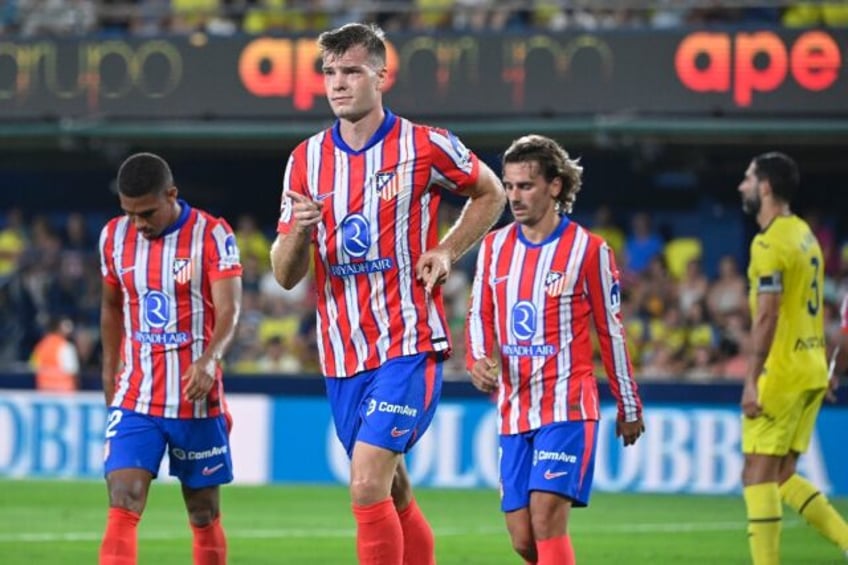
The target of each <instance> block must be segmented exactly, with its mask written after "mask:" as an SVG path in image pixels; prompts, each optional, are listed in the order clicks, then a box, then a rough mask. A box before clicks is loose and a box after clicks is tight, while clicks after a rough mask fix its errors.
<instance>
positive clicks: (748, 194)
mask: <svg viewBox="0 0 848 565" xmlns="http://www.w3.org/2000/svg"><path fill="white" fill-rule="evenodd" d="M755 172H756V168H755V167H754V163H753V162H752V163H751V164H750V165H748V168H747V169H746V170H745V178H743V179H742V182H741V183H739V193H740V194H741V195H742V210H744V211H745V213H746V214H751V215H752V216H756V215H757V213H758V212H759V211H760V206H761V205H762V198H761V197H760V183H761V181H760V179H758V178H757V175H756V174H755Z"/></svg>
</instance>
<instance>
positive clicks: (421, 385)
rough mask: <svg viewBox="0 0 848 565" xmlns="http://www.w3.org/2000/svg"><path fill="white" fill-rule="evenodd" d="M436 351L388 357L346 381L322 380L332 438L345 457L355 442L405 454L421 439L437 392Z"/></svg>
mask: <svg viewBox="0 0 848 565" xmlns="http://www.w3.org/2000/svg"><path fill="white" fill-rule="evenodd" d="M443 361H444V356H443V355H442V354H441V353H420V354H418V355H409V356H405V357H396V358H394V359H389V360H388V361H386V363H384V364H383V365H382V366H381V367H379V368H377V369H372V370H370V371H362V372H361V373H357V374H356V375H354V376H352V377H347V378H327V379H325V382H326V384H327V398H328V399H329V400H330V408H331V410H332V411H333V421H334V422H335V424H336V435H337V436H338V438H339V440H340V441H341V442H342V445H343V446H344V448H345V451H346V452H347V454H348V457H350V456H351V455H352V454H353V446H354V445H355V444H356V442H357V441H361V442H364V443H368V444H371V445H376V446H378V447H382V448H385V449H388V450H389V451H394V452H395V453H406V452H407V451H409V450H410V449H411V448H412V446H413V445H415V443H416V442H417V441H418V440H419V439H420V438H421V436H422V435H424V432H425V431H427V428H428V427H429V426H430V422H432V421H433V415H434V414H435V412H436V406H437V405H438V403H439V396H440V395H441V393H442V366H443Z"/></svg>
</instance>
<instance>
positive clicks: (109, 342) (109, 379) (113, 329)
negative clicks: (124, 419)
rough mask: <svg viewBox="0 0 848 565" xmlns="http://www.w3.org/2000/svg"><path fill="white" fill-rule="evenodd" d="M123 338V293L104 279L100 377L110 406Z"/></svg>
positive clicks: (101, 300)
mask: <svg viewBox="0 0 848 565" xmlns="http://www.w3.org/2000/svg"><path fill="white" fill-rule="evenodd" d="M123 338H124V325H123V293H122V292H121V287H120V286H118V285H116V284H112V283H111V282H109V281H107V280H104V281H103V290H102V294H101V297H100V339H101V342H102V345H103V366H102V368H101V370H102V373H101V378H102V380H103V394H104V396H105V397H106V406H111V405H112V399H113V398H114V397H115V376H116V375H117V374H118V367H119V365H120V362H121V341H122V340H123Z"/></svg>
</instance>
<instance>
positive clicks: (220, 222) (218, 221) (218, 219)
mask: <svg viewBox="0 0 848 565" xmlns="http://www.w3.org/2000/svg"><path fill="white" fill-rule="evenodd" d="M192 211H193V212H194V218H192V217H191V216H189V221H190V222H193V223H196V222H203V223H205V224H206V225H207V226H209V227H210V228H215V227H216V226H222V227H223V228H224V229H225V230H227V231H232V228H231V227H230V223H229V222H228V221H227V220H226V218H224V217H223V216H217V215H215V214H213V213H212V212H209V211H207V210H204V209H202V208H194V207H192Z"/></svg>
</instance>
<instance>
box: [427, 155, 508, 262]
mask: <svg viewBox="0 0 848 565" xmlns="http://www.w3.org/2000/svg"><path fill="white" fill-rule="evenodd" d="M479 167H480V170H479V172H478V174H477V180H476V182H474V183H473V184H471V185H469V186H468V187H467V188H466V189H465V191H464V194H465V195H467V196H468V197H469V199H468V202H466V204H465V206H464V207H463V209H462V213H461V214H460V216H459V219H458V220H457V221H456V223H455V224H454V225H453V227H452V228H451V229H450V230H449V231H448V233H447V234H445V237H444V238H442V241H441V242H439V245H438V247H439V248H441V249H445V250H446V251H447V252H448V253H449V254H450V260H451V263H455V262H456V260H457V259H459V258H460V257H462V256H463V255H464V254H465V253H466V252H467V251H468V250H469V249H471V248H472V247H473V246H474V245H475V244H476V243H477V242H478V241H480V239H481V238H482V237H483V236H484V235H486V234H487V233H488V232H489V230H490V229H492V226H493V225H494V224H495V222H496V221H498V218H500V217H501V214H502V213H503V210H504V206H506V193H505V192H504V189H503V185H502V184H501V181H500V179H499V178H498V177H497V176H496V175H495V173H494V172H493V171H492V169H490V168H489V166H488V165H486V163H484V162H482V161H480V162H479Z"/></svg>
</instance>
